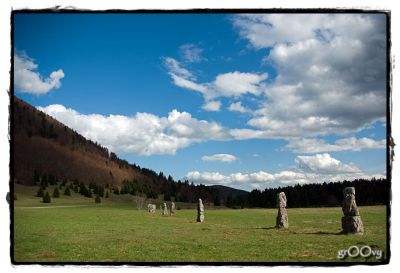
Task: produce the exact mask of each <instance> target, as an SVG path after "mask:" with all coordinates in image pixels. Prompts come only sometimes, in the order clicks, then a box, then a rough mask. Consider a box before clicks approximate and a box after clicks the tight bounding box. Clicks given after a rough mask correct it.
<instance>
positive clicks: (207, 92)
mask: <svg viewBox="0 0 400 273" xmlns="http://www.w3.org/2000/svg"><path fill="white" fill-rule="evenodd" d="M164 64H165V66H166V67H167V69H168V73H169V75H170V76H171V78H172V80H173V81H174V84H175V85H177V86H179V87H182V88H185V89H189V90H194V91H198V92H200V93H201V94H202V95H203V97H204V99H205V100H206V101H209V100H212V99H215V98H218V97H240V96H242V95H244V94H253V95H260V94H261V93H262V92H263V91H265V90H264V89H265V84H264V81H265V80H266V79H267V78H268V74H267V73H249V72H240V71H233V72H227V73H221V74H218V75H217V76H216V78H215V80H214V81H212V82H204V83H198V82H196V77H195V76H194V75H193V74H192V73H191V72H190V71H188V70H187V69H185V68H183V67H182V64H181V63H180V62H178V61H177V60H176V59H174V58H171V57H166V58H164Z"/></svg>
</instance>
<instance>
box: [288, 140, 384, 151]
mask: <svg viewBox="0 0 400 273" xmlns="http://www.w3.org/2000/svg"><path fill="white" fill-rule="evenodd" d="M385 148H386V139H382V140H374V139H370V138H367V137H362V138H355V137H349V138H342V139H338V140H337V141H335V143H333V144H330V143H326V141H325V140H323V139H315V138H310V139H307V138H295V139H290V140H289V143H288V144H287V145H286V146H285V147H284V150H287V151H293V152H295V153H321V152H340V151H361V150H367V149H385Z"/></svg>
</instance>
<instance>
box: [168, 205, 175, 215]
mask: <svg viewBox="0 0 400 273" xmlns="http://www.w3.org/2000/svg"><path fill="white" fill-rule="evenodd" d="M169 215H171V216H172V215H175V203H174V202H171V207H170V208H169Z"/></svg>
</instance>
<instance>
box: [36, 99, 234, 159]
mask: <svg viewBox="0 0 400 273" xmlns="http://www.w3.org/2000/svg"><path fill="white" fill-rule="evenodd" d="M38 109H39V110H41V111H43V112H45V113H47V114H48V115H50V116H52V117H54V118H55V119H57V120H59V121H60V122H62V123H64V124H66V125H67V126H69V127H70V128H73V129H74V130H76V131H77V132H78V133H80V134H82V135H83V136H84V137H86V138H88V139H91V140H93V141H97V142H99V143H101V145H103V146H105V147H107V148H108V149H109V150H111V151H114V152H117V153H118V152H123V153H133V154H138V155H154V154H175V152H176V150H177V149H181V148H184V147H187V146H189V145H191V144H193V143H200V142H203V141H207V140H223V139H228V138H229V137H230V136H229V133H228V131H227V130H226V129H225V128H223V127H222V126H221V125H219V124H218V123H216V122H208V121H205V120H198V119H195V118H193V117H192V116H191V114H190V113H187V112H179V111H177V110H175V109H174V110H172V111H171V112H170V113H169V114H168V116H167V117H159V116H156V115H153V114H150V113H136V114H135V115H134V116H122V115H109V116H104V115H99V114H81V113H79V112H77V111H76V110H74V109H71V108H66V107H65V106H63V105H59V104H54V105H49V106H47V107H38Z"/></svg>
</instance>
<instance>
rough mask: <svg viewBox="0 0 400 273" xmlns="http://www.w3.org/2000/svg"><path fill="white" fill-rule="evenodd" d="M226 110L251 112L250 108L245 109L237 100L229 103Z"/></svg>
mask: <svg viewBox="0 0 400 273" xmlns="http://www.w3.org/2000/svg"><path fill="white" fill-rule="evenodd" d="M228 110H229V111H231V112H240V113H248V112H251V110H250V109H247V108H246V107H244V106H243V105H242V102H240V101H238V102H234V103H231V104H230V105H229V107H228Z"/></svg>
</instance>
